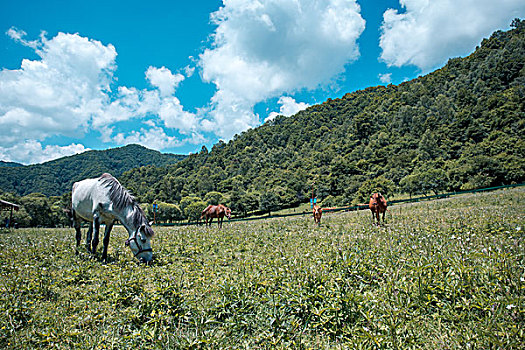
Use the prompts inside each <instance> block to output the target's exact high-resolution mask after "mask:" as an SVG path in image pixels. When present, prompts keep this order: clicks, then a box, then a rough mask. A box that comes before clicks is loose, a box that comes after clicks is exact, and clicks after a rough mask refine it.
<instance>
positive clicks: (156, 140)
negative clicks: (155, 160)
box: [103, 123, 207, 151]
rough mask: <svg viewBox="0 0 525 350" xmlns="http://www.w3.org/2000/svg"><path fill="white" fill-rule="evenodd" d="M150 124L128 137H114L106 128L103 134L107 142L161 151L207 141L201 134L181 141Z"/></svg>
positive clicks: (111, 131) (119, 135) (120, 135)
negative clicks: (134, 144)
mask: <svg viewBox="0 0 525 350" xmlns="http://www.w3.org/2000/svg"><path fill="white" fill-rule="evenodd" d="M148 124H150V125H149V126H150V128H148V129H146V128H141V129H140V131H136V130H135V131H132V132H131V133H129V134H127V135H125V134H123V133H117V134H115V135H112V134H113V130H112V129H111V128H106V130H105V131H103V133H104V135H105V139H106V142H109V141H111V142H115V143H117V144H120V145H126V144H130V143H136V144H139V145H143V146H144V147H147V148H150V149H155V150H159V151H160V150H163V149H169V148H177V147H181V146H184V145H186V144H201V143H204V142H206V141H207V140H206V139H205V138H204V137H203V136H202V135H201V134H199V133H192V134H190V135H189V137H187V138H185V139H182V140H181V139H180V138H178V137H175V136H169V135H167V134H166V131H165V130H164V129H163V128H161V127H158V126H155V125H151V123H148Z"/></svg>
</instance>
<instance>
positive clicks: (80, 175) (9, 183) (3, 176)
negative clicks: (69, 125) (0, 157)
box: [0, 145, 186, 196]
mask: <svg viewBox="0 0 525 350" xmlns="http://www.w3.org/2000/svg"><path fill="white" fill-rule="evenodd" d="M185 157H186V156H183V155H175V154H163V153H160V152H158V151H154V150H151V149H147V148H145V147H142V146H139V145H128V146H125V147H120V148H113V149H108V150H104V151H87V152H84V153H81V154H76V155H73V156H69V157H63V158H59V159H55V160H52V161H49V162H45V163H42V164H34V165H28V166H19V167H0V189H1V190H2V191H4V192H9V193H14V194H17V195H21V196H23V195H26V194H29V193H42V194H45V195H46V196H57V195H62V194H64V193H67V192H68V191H71V186H72V185H73V183H74V182H75V181H78V180H81V179H84V178H88V177H96V176H100V175H101V174H102V173H104V172H109V173H111V174H113V175H114V176H117V177H118V176H120V175H121V174H122V173H123V172H124V171H127V170H130V169H132V168H136V167H141V166H149V165H152V166H166V165H168V164H173V163H176V162H178V161H180V160H181V159H184V158H185Z"/></svg>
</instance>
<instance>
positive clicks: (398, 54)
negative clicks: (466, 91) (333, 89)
mask: <svg viewBox="0 0 525 350" xmlns="http://www.w3.org/2000/svg"><path fill="white" fill-rule="evenodd" d="M400 4H401V6H403V7H404V8H405V12H403V13H399V12H398V11H397V10H394V9H388V10H387V11H386V12H385V13H384V14H383V25H382V32H383V33H382V36H381V40H380V46H381V48H382V50H383V51H382V53H381V59H382V60H384V61H385V62H386V63H387V64H388V65H391V66H397V67H400V66H404V65H415V66H417V67H419V68H420V69H421V70H423V71H429V70H431V69H433V68H436V67H438V66H440V65H442V64H444V63H446V61H447V60H448V58H449V57H456V56H462V55H466V54H468V53H469V52H471V51H472V50H473V49H474V48H475V46H476V45H478V44H479V43H480V40H481V39H480V38H482V37H487V36H489V35H490V34H491V33H492V32H493V31H494V30H496V29H504V28H508V26H509V25H510V23H511V21H512V20H513V19H514V18H516V17H522V16H523V14H524V13H525V2H524V1H523V0H500V1H494V0H455V1H451V0H435V1H429V0H400Z"/></svg>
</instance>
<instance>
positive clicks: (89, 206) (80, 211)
mask: <svg viewBox="0 0 525 350" xmlns="http://www.w3.org/2000/svg"><path fill="white" fill-rule="evenodd" d="M108 202H109V197H108V195H107V191H104V188H103V187H102V186H101V184H100V182H99V181H98V178H95V179H85V180H82V181H78V182H75V183H74V184H73V189H72V191H71V207H72V209H73V210H74V212H75V214H76V215H77V216H80V217H81V218H83V219H84V220H90V221H92V220H93V213H94V212H95V209H96V208H98V207H99V206H100V205H102V206H104V204H107V203H108Z"/></svg>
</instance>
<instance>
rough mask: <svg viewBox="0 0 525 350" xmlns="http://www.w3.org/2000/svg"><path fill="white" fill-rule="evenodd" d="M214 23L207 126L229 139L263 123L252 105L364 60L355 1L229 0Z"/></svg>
mask: <svg viewBox="0 0 525 350" xmlns="http://www.w3.org/2000/svg"><path fill="white" fill-rule="evenodd" d="M212 21H213V22H214V23H215V24H216V25H217V29H216V30H215V33H214V35H213V46H212V48H210V49H207V50H205V51H204V52H203V53H202V54H201V55H200V57H199V59H200V61H199V65H200V67H201V68H202V77H203V79H204V80H205V81H206V82H212V83H213V84H215V85H216V87H217V92H216V94H215V96H214V97H213V98H212V101H211V104H210V110H209V111H208V115H209V116H210V117H211V118H209V119H207V120H204V121H203V122H202V125H203V127H204V128H206V129H209V130H216V133H217V134H218V136H220V137H224V138H226V139H227V138H230V137H231V136H232V135H233V134H235V133H237V132H239V131H243V130H245V129H247V128H249V127H253V126H256V125H258V124H259V117H258V116H257V115H255V114H254V113H253V106H254V105H255V103H257V102H260V101H262V100H265V99H267V98H270V97H275V96H279V95H281V94H283V93H285V92H293V91H296V90H298V89H304V88H306V89H314V88H317V87H319V86H320V85H324V84H327V83H329V82H330V81H332V80H333V79H334V77H336V76H337V75H338V74H340V73H342V72H343V71H344V66H345V64H347V63H349V62H352V61H353V60H355V59H357V58H358V57H359V50H358V46H357V44H356V40H357V38H358V37H359V36H360V35H361V33H362V32H363V30H364V27H365V21H364V20H363V18H362V17H361V15H360V7H359V5H358V4H357V2H356V1H355V0H325V1H314V0H305V1H288V0H261V1H256V2H255V1H250V0H225V1H224V6H223V7H221V8H220V9H219V10H218V11H217V12H215V13H214V14H212Z"/></svg>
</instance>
